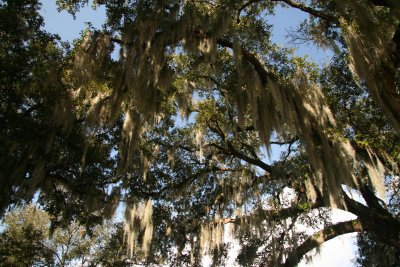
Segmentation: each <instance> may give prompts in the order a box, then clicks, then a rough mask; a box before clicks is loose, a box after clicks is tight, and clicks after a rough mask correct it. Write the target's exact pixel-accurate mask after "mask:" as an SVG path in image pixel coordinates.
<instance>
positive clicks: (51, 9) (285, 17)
mask: <svg viewBox="0 0 400 267" xmlns="http://www.w3.org/2000/svg"><path fill="white" fill-rule="evenodd" d="M42 3H43V6H42V10H41V14H42V15H43V17H44V19H45V29H46V30H47V31H48V32H50V33H57V34H59V35H60V37H61V38H62V40H63V41H70V42H72V41H73V39H75V38H78V37H79V36H80V33H81V31H82V30H83V29H84V28H85V27H86V26H85V22H90V23H92V25H93V26H94V27H96V28H101V26H102V24H103V22H104V21H105V18H106V14H105V9H104V8H101V7H100V8H98V9H96V10H93V9H92V8H90V4H89V7H86V8H83V9H81V11H80V12H79V13H78V14H77V16H76V19H75V20H74V19H73V17H72V16H71V15H70V14H68V13H67V12H65V11H63V12H60V13H59V12H57V10H56V5H55V1H54V0H43V1H42ZM307 17H308V15H307V14H305V13H304V12H301V11H298V10H295V9H293V8H290V9H284V8H278V10H277V12H276V15H275V16H274V17H272V18H271V20H270V22H271V23H272V24H273V25H274V29H273V36H272V40H273V41H274V42H276V43H278V44H281V45H283V46H288V45H289V46H292V47H294V48H296V55H299V56H304V55H308V56H309V58H310V60H313V61H315V62H316V63H318V64H320V65H323V64H325V63H328V62H329V59H330V58H331V56H332V55H333V53H332V52H331V51H329V50H323V49H321V48H317V47H315V46H311V45H301V46H293V45H291V44H290V43H289V41H288V39H287V38H285V36H286V35H287V33H288V30H295V28H296V25H298V23H300V22H301V21H303V20H304V19H306V18H307ZM272 153H273V154H274V155H273V158H275V157H279V153H280V152H279V149H277V148H275V149H273V151H272ZM353 242H354V235H346V236H343V237H340V238H335V239H333V240H331V241H328V242H326V243H325V244H324V245H323V246H322V247H321V249H320V250H319V254H318V255H317V256H316V257H314V259H313V261H312V262H311V263H306V262H302V263H301V264H300V265H299V266H301V267H303V266H310V267H312V266H315V267H316V266H324V267H337V266H341V267H350V266H353V265H352V264H351V259H352V258H354V249H355V248H354V245H353ZM312 253H313V252H311V254H312Z"/></svg>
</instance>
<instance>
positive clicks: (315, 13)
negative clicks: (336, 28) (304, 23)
mask: <svg viewBox="0 0 400 267" xmlns="http://www.w3.org/2000/svg"><path fill="white" fill-rule="evenodd" d="M273 1H275V2H278V1H279V2H284V3H285V4H287V5H289V6H291V7H293V8H296V9H299V10H301V11H304V12H306V13H308V14H310V15H312V16H314V17H317V18H320V19H323V20H326V21H329V22H332V23H334V24H336V25H339V20H338V19H337V18H336V17H334V16H331V15H329V14H326V13H324V12H322V11H319V10H316V9H314V8H311V7H309V6H306V5H304V4H302V3H299V2H294V1H291V0H273Z"/></svg>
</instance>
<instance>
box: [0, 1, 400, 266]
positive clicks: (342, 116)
mask: <svg viewBox="0 0 400 267" xmlns="http://www.w3.org/2000/svg"><path fill="white" fill-rule="evenodd" d="M57 4H58V6H59V8H60V10H66V11H68V12H69V13H71V15H73V16H79V9H80V8H81V7H83V6H85V5H88V4H89V3H88V0H57ZM92 4H93V6H94V7H97V6H103V7H105V9H106V13H107V19H106V22H105V23H104V25H103V26H102V28H101V29H96V28H93V27H91V26H89V27H88V28H87V29H86V30H85V31H84V32H83V33H82V35H81V37H80V38H78V39H77V40H75V41H74V42H73V44H69V43H66V42H63V40H61V39H60V38H59V37H58V36H57V35H52V34H49V33H47V32H46V31H44V30H43V28H42V26H43V18H42V17H41V16H40V15H39V10H40V8H41V3H40V1H39V0H1V1H0V37H1V41H0V59H1V62H2V64H1V66H0V79H1V81H0V126H1V127H0V140H1V146H0V183H1V188H0V209H1V210H2V211H5V210H6V209H7V208H12V207H15V205H19V204H21V203H25V202H29V201H30V200H32V198H33V196H34V194H35V193H36V194H37V196H38V203H40V205H42V206H43V208H44V209H45V210H46V212H47V214H49V216H51V225H50V229H52V231H54V229H58V228H63V229H66V227H68V226H69V225H70V222H79V223H80V224H81V225H84V226H85V227H86V229H87V231H90V229H93V228H94V227H96V225H98V224H101V223H102V222H103V221H104V220H109V219H111V218H113V216H114V214H115V211H116V209H117V207H118V206H121V207H125V226H124V228H125V234H124V236H125V237H124V240H125V241H126V242H127V248H128V251H129V255H130V257H132V258H134V259H135V262H137V263H141V264H146V265H162V264H165V263H168V264H169V265H171V266H175V265H177V266H182V265H191V266H197V265H201V259H202V257H203V256H204V255H205V254H208V255H211V256H212V258H213V259H214V264H215V265H217V266H218V265H223V264H224V260H225V259H226V251H227V250H228V249H229V246H228V245H227V244H226V243H224V236H225V233H226V232H227V230H228V229H231V234H232V235H234V236H235V237H236V238H237V239H238V240H240V243H241V252H240V253H239V256H238V258H237V262H238V263H239V264H241V265H244V266H248V265H256V266H258V265H263V266H295V265H296V264H297V263H298V262H299V261H300V259H301V257H302V256H303V255H304V254H305V253H306V252H308V251H310V250H311V249H312V248H315V247H317V246H318V245H320V244H321V243H323V242H325V241H326V240H329V239H332V238H334V237H336V236H338V235H341V234H345V233H350V232H360V233H362V235H361V236H360V238H359V243H360V253H361V254H360V255H361V256H360V258H359V261H358V263H359V264H365V265H367V264H370V265H371V266H377V265H375V264H376V262H379V264H384V265H385V266H398V264H399V262H400V260H399V257H400V251H399V248H400V222H399V211H400V210H399V183H400V180H399V163H400V140H399V134H400V93H399V92H400V89H399V86H400V78H399V75H400V74H399V73H400V2H399V1H398V0H355V1H344V0H323V1H314V0H310V1H300V0H264V1H258V0H249V1H238V0H215V1H200V0H199V1H197V0H136V1H133V0H132V1H114V0H112V1H108V0H95V1H93V3H92ZM277 7H281V8H284V9H298V10H300V11H302V12H305V13H306V14H308V15H309V18H308V19H307V20H305V21H304V22H302V23H301V24H300V25H299V26H298V31H297V34H293V36H292V37H293V38H294V39H299V40H302V41H307V42H312V43H313V44H314V45H320V46H325V47H327V48H328V49H332V50H333V51H335V56H334V57H333V58H332V60H331V62H330V63H329V64H327V65H325V66H319V65H316V64H314V63H310V61H308V60H307V59H306V58H302V57H297V56H295V55H293V53H292V51H291V49H288V48H285V47H282V46H280V45H277V44H275V43H273V42H272V41H271V38H270V37H271V26H272V25H271V24H270V18H271V16H272V15H273V14H274V12H275V10H276V8H277ZM283 12H284V11H283ZM274 147H280V150H282V151H283V152H282V155H281V157H280V158H279V159H277V160H275V161H272V162H271V160H268V157H269V156H270V154H271V151H272V149H273V148H274ZM361 199H362V200H363V201H361ZM335 209H342V210H347V211H349V212H351V213H353V214H354V215H356V216H357V218H356V219H354V220H352V221H346V222H340V223H333V222H332V220H331V219H330V218H329V216H330V214H331V213H332V211H334V210H335ZM299 225H303V226H307V227H308V228H312V229H314V230H315V231H316V232H315V233H314V234H312V235H311V236H310V235H309V234H308V233H307V231H305V230H304V227H299ZM369 245H371V246H374V247H377V248H381V249H379V250H380V251H387V253H388V254H387V255H389V254H390V255H391V256H390V257H386V258H385V261H380V260H379V257H385V255H384V254H382V255H377V253H376V252H377V251H376V250H375V251H374V250H369V249H367V248H368V246H369ZM121 246H122V245H121ZM382 248H383V249H382ZM374 253H375V254H374ZM373 254H374V255H373ZM48 257H50V256H49V255H47V254H46V255H43V259H47V258H48ZM104 265H106V264H105V263H104Z"/></svg>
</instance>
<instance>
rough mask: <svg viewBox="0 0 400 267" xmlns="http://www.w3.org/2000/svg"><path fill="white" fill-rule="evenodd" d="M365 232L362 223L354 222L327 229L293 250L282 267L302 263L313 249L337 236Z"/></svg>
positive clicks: (342, 223) (291, 266)
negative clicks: (304, 257)
mask: <svg viewBox="0 0 400 267" xmlns="http://www.w3.org/2000/svg"><path fill="white" fill-rule="evenodd" d="M361 231H363V229H362V227H361V223H360V221H358V220H357V219H356V220H352V221H346V222H341V223H338V224H335V225H332V226H330V227H327V228H325V229H323V230H321V231H319V232H317V233H315V234H313V235H312V236H310V237H309V238H307V239H306V240H305V241H304V242H303V244H301V245H300V246H298V247H297V248H295V249H293V250H292V251H291V252H290V253H289V255H288V256H287V258H286V261H285V262H284V263H283V264H282V265H281V266H282V267H294V266H297V264H298V263H299V262H300V260H301V259H302V257H303V256H304V255H305V254H306V253H307V252H309V251H311V250H312V249H314V248H316V247H318V246H320V245H321V244H322V243H324V242H326V241H328V240H331V239H333V238H335V237H337V236H340V235H343V234H347V233H354V232H361Z"/></svg>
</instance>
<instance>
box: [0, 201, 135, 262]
mask: <svg viewBox="0 0 400 267" xmlns="http://www.w3.org/2000/svg"><path fill="white" fill-rule="evenodd" d="M50 225H51V218H50V216H49V214H48V213H47V212H45V211H43V210H41V209H39V208H37V207H36V206H35V205H33V204H30V205H27V206H25V207H21V208H19V209H16V210H13V211H12V212H8V213H7V214H6V215H5V217H4V221H3V227H4V229H3V230H2V233H1V235H0V259H1V266H98V263H99V262H102V261H104V263H103V262H102V264H101V266H116V265H112V264H113V263H115V262H121V263H120V265H118V266H128V265H122V263H123V258H124V256H125V257H126V250H124V253H123V254H121V253H120V254H118V253H115V252H116V250H115V248H120V249H122V248H123V247H124V246H123V242H122V240H121V238H122V235H119V236H118V237H117V238H115V237H114V236H115V235H116V233H115V234H113V236H112V231H113V229H112V227H111V226H110V225H107V224H104V225H99V226H97V227H96V228H95V229H92V231H91V232H87V231H86V229H85V227H83V226H81V225H79V224H78V223H77V222H73V223H71V224H70V225H69V226H68V227H66V228H57V229H56V230H54V232H51V231H50V230H51V228H50ZM118 229H120V228H118ZM117 231H118V230H117ZM118 238H119V239H118ZM111 244H118V246H117V247H113V248H112V249H113V256H112V257H107V259H105V258H104V255H108V256H110V255H111V253H110V251H109V250H110V249H111V247H109V246H110V245H111ZM107 263H108V265H107Z"/></svg>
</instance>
